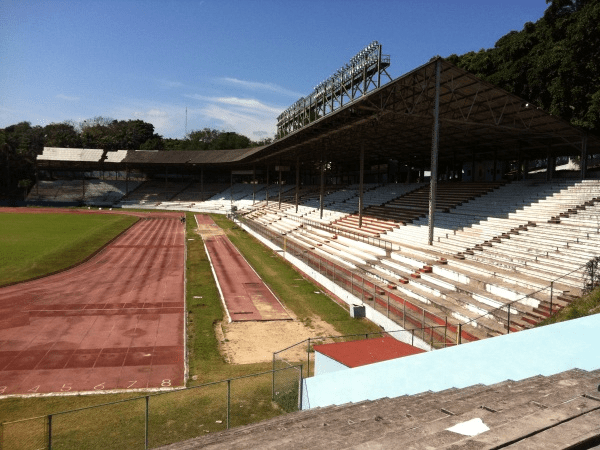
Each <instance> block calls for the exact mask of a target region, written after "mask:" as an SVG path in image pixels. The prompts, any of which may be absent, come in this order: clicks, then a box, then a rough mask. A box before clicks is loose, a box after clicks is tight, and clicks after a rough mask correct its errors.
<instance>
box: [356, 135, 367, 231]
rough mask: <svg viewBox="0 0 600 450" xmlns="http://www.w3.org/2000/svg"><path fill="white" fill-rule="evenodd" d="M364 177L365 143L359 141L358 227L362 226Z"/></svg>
mask: <svg viewBox="0 0 600 450" xmlns="http://www.w3.org/2000/svg"><path fill="white" fill-rule="evenodd" d="M364 179H365V143H364V142H361V143H360V172H359V176H358V228H362V214H363V188H364V186H363V184H364Z"/></svg>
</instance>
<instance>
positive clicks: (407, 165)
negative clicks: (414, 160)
mask: <svg viewBox="0 0 600 450" xmlns="http://www.w3.org/2000/svg"><path fill="white" fill-rule="evenodd" d="M410 169H411V167H410V156H409V157H408V159H407V160H406V184H410V183H411V181H412V180H411V170H410Z"/></svg>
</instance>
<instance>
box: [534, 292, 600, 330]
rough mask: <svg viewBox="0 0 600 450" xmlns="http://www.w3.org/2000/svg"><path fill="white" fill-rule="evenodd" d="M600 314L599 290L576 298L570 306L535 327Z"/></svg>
mask: <svg viewBox="0 0 600 450" xmlns="http://www.w3.org/2000/svg"><path fill="white" fill-rule="evenodd" d="M598 313H600V288H598V289H595V290H593V291H592V292H590V293H589V294H587V295H584V296H583V297H581V298H578V299H577V300H575V301H574V302H572V303H571V304H570V305H568V306H566V307H565V308H563V309H561V310H560V311H559V312H558V313H556V314H554V315H553V316H552V317H548V318H547V319H544V320H543V321H541V322H540V323H538V324H537V325H536V326H538V327H542V326H545V325H551V324H553V323H558V322H564V321H566V320H573V319H578V318H580V317H585V316H590V315H592V314H598Z"/></svg>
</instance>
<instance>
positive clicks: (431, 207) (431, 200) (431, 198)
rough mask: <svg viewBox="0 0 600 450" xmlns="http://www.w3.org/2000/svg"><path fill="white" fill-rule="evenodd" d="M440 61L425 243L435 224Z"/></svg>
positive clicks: (431, 240) (430, 236) (434, 113)
mask: <svg viewBox="0 0 600 450" xmlns="http://www.w3.org/2000/svg"><path fill="white" fill-rule="evenodd" d="M441 72H442V61H441V59H438V60H437V62H436V64H435V103H434V106H433V134H432V138H431V177H430V179H429V237H428V238H427V243H428V244H429V245H433V228H434V226H435V217H434V216H435V200H436V194H437V177H438V147H439V137H440V120H439V116H440V78H441Z"/></svg>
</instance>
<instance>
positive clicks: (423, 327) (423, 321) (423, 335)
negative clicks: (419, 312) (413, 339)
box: [421, 308, 425, 340]
mask: <svg viewBox="0 0 600 450" xmlns="http://www.w3.org/2000/svg"><path fill="white" fill-rule="evenodd" d="M421 327H422V330H423V331H422V332H421V339H423V340H425V308H423V319H422V322H421Z"/></svg>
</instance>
